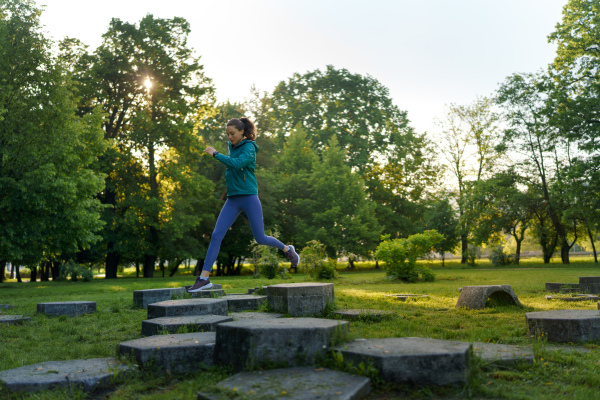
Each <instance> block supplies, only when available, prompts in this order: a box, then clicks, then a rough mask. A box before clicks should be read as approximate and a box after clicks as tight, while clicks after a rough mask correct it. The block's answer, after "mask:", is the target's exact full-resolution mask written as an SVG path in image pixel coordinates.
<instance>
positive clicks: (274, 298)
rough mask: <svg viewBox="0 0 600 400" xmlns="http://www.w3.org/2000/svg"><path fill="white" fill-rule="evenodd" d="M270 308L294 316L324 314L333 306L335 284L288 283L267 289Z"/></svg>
mask: <svg viewBox="0 0 600 400" xmlns="http://www.w3.org/2000/svg"><path fill="white" fill-rule="evenodd" d="M266 293H267V300H268V302H269V307H271V308H272V309H273V310H275V311H279V312H282V313H286V314H290V315H293V316H307V315H320V314H323V312H324V311H325V308H326V307H327V305H328V304H333V302H334V301H335V294H334V288H333V283H313V282H308V283H287V284H280V285H272V286H267V287H266Z"/></svg>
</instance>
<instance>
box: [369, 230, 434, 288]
mask: <svg viewBox="0 0 600 400" xmlns="http://www.w3.org/2000/svg"><path fill="white" fill-rule="evenodd" d="M442 240H444V235H442V234H441V233H438V232H437V231H436V230H429V231H426V232H423V233H418V234H416V235H411V236H409V237H408V238H406V239H391V240H390V238H389V236H387V237H384V238H383V241H382V242H381V243H380V244H379V246H377V250H376V252H375V257H377V259H378V260H381V261H382V262H383V263H384V265H383V268H384V269H385V273H386V275H387V276H388V277H390V278H392V279H399V280H402V281H405V282H416V281H417V279H418V278H419V273H420V274H421V278H422V279H423V280H424V281H427V282H431V281H433V280H435V275H434V274H433V272H432V271H431V270H429V268H422V269H419V268H417V259H419V258H421V257H424V256H426V255H427V254H429V253H430V252H431V251H432V250H433V246H435V245H436V244H437V243H439V242H441V241H442Z"/></svg>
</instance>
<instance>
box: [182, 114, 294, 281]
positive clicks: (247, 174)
mask: <svg viewBox="0 0 600 400" xmlns="http://www.w3.org/2000/svg"><path fill="white" fill-rule="evenodd" d="M226 132H227V138H228V139H229V143H228V147H229V157H228V156H226V155H224V154H220V153H219V152H217V151H216V150H215V149H214V148H212V147H207V148H206V149H205V150H204V152H205V153H208V154H210V155H212V156H213V157H214V158H216V159H217V160H218V161H220V162H222V163H223V164H225V166H226V167H227V170H226V173H225V177H226V180H227V201H226V202H225V204H224V205H223V208H222V209H221V213H220V214H219V218H218V219H217V224H216V226H215V230H214V231H213V234H212V237H211V239H210V245H209V246H208V251H207V252H206V258H205V260H204V268H203V269H202V273H201V274H200V276H199V277H198V278H196V282H195V283H194V285H193V286H192V287H190V288H189V289H188V292H189V293H195V292H199V291H200V290H204V289H210V288H211V287H212V283H210V278H209V275H210V270H211V269H212V265H213V263H214V262H215V260H216V259H217V255H218V254H219V248H220V247H221V241H222V240H223V238H224V237H225V233H227V231H228V230H229V228H230V227H231V225H233V223H234V222H235V220H236V219H237V217H238V215H240V213H241V212H242V211H244V212H245V213H246V216H247V217H248V221H249V222H250V228H251V229H252V234H253V235H254V239H255V240H256V242H257V243H258V244H266V245H268V246H271V247H276V248H278V249H280V250H282V251H283V252H284V253H285V255H286V256H287V258H288V259H289V260H290V262H291V263H292V266H294V267H295V266H297V265H298V264H299V263H300V257H299V256H298V254H297V253H296V249H295V248H294V246H291V245H289V246H288V245H284V244H283V243H281V242H280V241H279V240H277V239H275V238H274V237H271V236H266V235H265V228H264V224H263V212H262V206H261V204H260V200H259V198H258V185H257V184H256V176H255V175H254V168H255V164H256V153H257V152H258V146H257V145H256V143H255V142H254V140H255V139H256V128H255V127H254V124H253V123H252V121H250V120H249V119H248V118H240V119H237V118H234V119H232V120H231V121H229V122H228V123H227V128H226Z"/></svg>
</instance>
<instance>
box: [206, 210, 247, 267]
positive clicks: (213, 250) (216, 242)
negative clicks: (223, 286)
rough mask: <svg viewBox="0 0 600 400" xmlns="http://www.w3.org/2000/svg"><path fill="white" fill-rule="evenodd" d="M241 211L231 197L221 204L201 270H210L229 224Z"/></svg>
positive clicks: (231, 223)
mask: <svg viewBox="0 0 600 400" xmlns="http://www.w3.org/2000/svg"><path fill="white" fill-rule="evenodd" d="M241 212H242V209H241V208H240V207H239V206H238V205H237V204H236V202H235V201H232V200H231V199H227V201H226V202H225V204H223V208H222V209H221V213H220V214H219V218H217V223H216V224H215V229H214V231H213V233H212V236H211V237H210V245H209V246H208V250H207V252H206V258H205V259H204V267H203V268H202V270H203V271H210V270H211V269H212V266H213V264H214V262H215V260H216V259H217V256H218V255H219V249H220V248H221V242H222V241H223V238H224V237H225V234H226V233H227V231H228V230H229V228H231V225H233V223H234V222H235V220H236V218H237V217H238V215H240V213H241Z"/></svg>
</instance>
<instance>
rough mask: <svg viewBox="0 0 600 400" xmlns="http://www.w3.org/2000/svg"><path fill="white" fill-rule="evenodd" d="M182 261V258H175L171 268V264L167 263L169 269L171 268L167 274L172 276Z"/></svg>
mask: <svg viewBox="0 0 600 400" xmlns="http://www.w3.org/2000/svg"><path fill="white" fill-rule="evenodd" d="M182 262H183V260H175V266H174V267H173V268H171V266H170V265H169V269H170V270H171V272H170V273H169V276H173V275H175V274H176V273H177V270H178V269H179V266H180V265H181V263H182Z"/></svg>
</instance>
